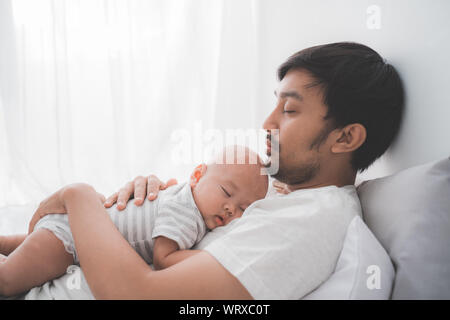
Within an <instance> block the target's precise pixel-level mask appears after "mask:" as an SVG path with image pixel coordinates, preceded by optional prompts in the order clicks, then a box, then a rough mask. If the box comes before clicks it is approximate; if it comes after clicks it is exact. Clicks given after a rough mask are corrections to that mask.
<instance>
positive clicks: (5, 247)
mask: <svg viewBox="0 0 450 320" xmlns="http://www.w3.org/2000/svg"><path fill="white" fill-rule="evenodd" d="M26 237H27V235H26V234H14V235H10V236H0V254H4V255H5V256H7V255H9V254H10V253H11V252H13V251H14V250H16V248H17V247H18V246H20V244H21V243H22V242H23V241H24V240H25V238H26Z"/></svg>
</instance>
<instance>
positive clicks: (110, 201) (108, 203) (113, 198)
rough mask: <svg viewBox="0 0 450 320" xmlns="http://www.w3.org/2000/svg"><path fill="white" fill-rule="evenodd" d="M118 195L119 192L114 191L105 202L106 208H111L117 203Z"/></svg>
mask: <svg viewBox="0 0 450 320" xmlns="http://www.w3.org/2000/svg"><path fill="white" fill-rule="evenodd" d="M118 195H119V193H118V192H114V193H113V194H112V195H111V196H109V197H108V199H106V201H105V203H104V204H103V205H104V206H105V208H110V207H111V206H112V205H113V204H114V203H116V201H117V197H118Z"/></svg>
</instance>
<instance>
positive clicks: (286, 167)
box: [263, 70, 329, 185]
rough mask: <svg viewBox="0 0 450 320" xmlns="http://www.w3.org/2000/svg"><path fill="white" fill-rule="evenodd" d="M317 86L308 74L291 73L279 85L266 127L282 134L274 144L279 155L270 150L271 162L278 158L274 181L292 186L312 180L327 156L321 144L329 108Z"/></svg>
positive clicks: (326, 133) (324, 135)
mask: <svg viewBox="0 0 450 320" xmlns="http://www.w3.org/2000/svg"><path fill="white" fill-rule="evenodd" d="M314 82H315V80H314V79H313V78H312V77H311V76H310V75H309V73H307V72H306V71H303V70H290V71H289V72H288V73H287V74H286V75H285V77H284V78H283V80H282V81H281V82H280V83H279V86H278V88H277V90H276V91H275V95H276V97H277V103H276V107H275V109H274V110H273V111H272V113H271V114H270V115H269V117H268V118H267V119H266V120H265V122H264V124H263V128H264V129H266V130H270V129H278V130H279V136H278V141H275V143H277V142H278V145H279V154H278V155H277V154H275V152H274V150H273V147H274V146H272V150H270V149H268V150H267V154H268V155H269V156H270V160H271V162H273V161H276V157H277V156H278V158H279V170H278V173H276V174H275V175H273V177H274V178H275V179H277V180H279V181H281V182H284V183H287V184H290V185H294V184H301V183H306V182H308V181H310V180H312V179H313V178H314V177H315V176H316V175H317V174H318V173H319V172H320V166H321V164H322V162H323V160H324V157H325V156H326V154H327V153H326V151H327V149H326V148H327V146H326V143H324V144H323V143H322V142H324V141H325V140H326V137H327V135H328V132H329V131H328V126H327V125H328V123H327V121H326V120H324V119H323V118H324V117H325V115H326V114H327V107H326V106H325V104H324V103H323V94H322V91H321V88H320V86H311V84H312V83H314ZM273 138H275V136H274V137H273ZM275 139H277V138H275Z"/></svg>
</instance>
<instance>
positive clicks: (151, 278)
mask: <svg viewBox="0 0 450 320" xmlns="http://www.w3.org/2000/svg"><path fill="white" fill-rule="evenodd" d="M278 77H279V80H280V83H279V86H278V88H277V90H276V91H275V94H276V96H277V104H276V106H275V109H274V110H273V112H272V113H271V114H270V115H269V117H268V118H267V119H266V120H265V122H264V129H266V130H268V137H269V138H270V132H271V129H277V130H278V131H279V138H278V141H275V143H276V144H277V146H278V148H273V149H278V150H279V151H278V153H279V154H277V155H276V156H277V157H278V158H279V170H278V172H277V173H276V174H274V176H273V178H275V179H276V180H275V182H274V186H275V187H276V189H277V190H278V191H281V193H280V194H276V193H275V192H274V189H272V190H270V192H269V193H268V195H267V196H266V198H265V199H263V200H260V201H257V202H256V203H255V204H254V205H252V206H250V207H249V208H248V209H247V210H246V211H245V213H244V215H243V217H242V218H241V219H238V220H236V221H235V223H233V224H230V225H229V228H227V229H225V232H223V235H221V236H220V237H219V238H217V239H215V240H214V241H209V242H207V243H206V242H205V245H200V249H202V250H201V251H200V252H199V253H198V254H196V255H194V256H192V257H190V258H188V259H186V260H184V261H182V262H180V263H178V264H176V265H174V266H172V267H170V268H168V269H164V270H162V271H152V270H150V269H149V268H148V266H147V265H146V264H145V262H144V261H143V260H142V259H140V257H139V256H138V255H137V254H136V253H135V252H134V251H133V249H132V248H131V247H130V246H129V245H128V243H127V242H126V241H125V240H124V239H123V237H122V236H121V235H120V233H118V232H117V230H114V226H113V225H112V223H110V221H109V220H108V219H109V218H108V217H107V215H106V213H105V212H104V208H103V205H102V204H101V201H99V200H98V195H97V194H96V193H95V190H93V188H91V187H90V186H86V185H80V186H75V187H73V188H71V189H69V190H68V191H67V192H65V195H64V197H63V196H57V197H54V198H52V199H53V200H54V201H56V202H55V203H57V204H58V205H59V202H58V201H60V200H58V199H61V198H64V199H65V201H66V203H65V206H66V208H67V212H68V214H69V221H70V225H71V229H72V232H73V234H74V239H75V244H76V246H77V249H78V253H79V258H80V262H81V266H82V269H83V272H84V274H85V277H86V280H87V282H88V283H89V287H90V289H91V291H92V293H93V295H94V297H95V298H99V299H108V298H127V299H128V298H144V299H251V298H253V299H299V298H301V297H303V296H304V295H306V294H307V293H309V292H310V291H312V290H314V289H315V288H316V287H318V286H319V285H320V284H321V283H322V282H323V281H325V280H326V279H327V278H328V277H329V276H330V275H331V273H332V272H333V270H334V268H335V264H336V262H337V259H338V256H339V254H340V251H341V250H342V245H343V241H344V237H345V233H346V230H347V226H348V224H349V223H350V221H351V220H352V218H353V217H354V216H355V215H360V214H361V212H360V210H361V208H360V204H359V200H358V198H357V194H356V190H355V187H354V182H355V177H356V174H357V172H358V171H362V170H365V169H366V168H367V167H368V166H369V165H370V164H372V163H373V162H374V161H375V160H376V159H377V158H378V157H380V156H381V155H382V154H383V153H384V152H385V151H386V149H387V148H388V147H389V145H390V144H391V142H392V141H393V139H394V138H395V136H396V134H397V132H398V129H399V126H400V122H401V118H402V114H403V109H404V106H403V105H404V93H403V87H402V83H401V81H400V78H399V76H398V74H397V72H396V71H395V69H394V68H393V67H392V66H391V65H389V64H387V63H385V61H383V59H382V58H381V57H380V56H379V55H378V54H377V53H376V52H375V51H373V50H372V49H370V48H368V47H366V46H364V45H361V44H357V43H332V44H327V45H321V46H315V47H311V48H308V49H304V50H302V51H300V52H298V53H296V54H294V55H293V56H291V57H290V58H289V59H288V60H287V61H286V62H285V63H283V64H282V65H281V66H280V68H279V70H278ZM269 141H270V140H269ZM268 147H269V148H268V154H269V155H270V156H271V158H274V154H273V153H272V148H271V147H272V146H271V144H270V143H268ZM173 183H176V182H175V181H173V180H172V181H169V182H168V183H167V184H164V183H162V182H161V181H159V179H157V178H156V177H155V176H153V175H151V176H149V177H148V178H145V177H137V178H136V179H134V180H133V181H131V182H129V183H127V184H126V185H125V187H124V188H122V189H121V190H120V191H119V192H118V193H115V194H113V195H112V196H111V197H109V198H108V199H107V201H106V202H105V203H104V206H106V207H109V206H111V205H112V204H113V203H114V202H116V201H117V202H118V207H119V209H120V208H124V204H125V203H126V202H127V200H128V199H129V198H130V196H131V195H133V196H134V198H135V203H136V204H138V205H140V204H142V203H143V200H144V197H145V196H147V197H148V198H149V199H150V200H152V199H154V198H156V196H157V193H158V191H159V190H162V189H165V188H166V187H167V186H169V185H171V184H173ZM55 199H56V200H55ZM82 199H83V201H81V200H82ZM47 202H49V201H47ZM50 202H51V201H50ZM102 208H103V211H102ZM47 211H48V210H46V209H45V208H40V209H38V210H37V212H36V214H35V216H39V215H41V214H46V213H49V212H47ZM91 221H96V223H95V228H93V227H92V226H91V225H92V223H91ZM227 227H228V226H227ZM98 229H101V230H102V232H98ZM211 234H213V232H211ZM207 238H208V236H207V237H205V238H204V239H203V240H202V242H203V241H208V240H207ZM202 242H201V243H200V244H202ZM94 244H95V245H94Z"/></svg>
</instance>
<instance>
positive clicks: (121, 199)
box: [117, 181, 134, 211]
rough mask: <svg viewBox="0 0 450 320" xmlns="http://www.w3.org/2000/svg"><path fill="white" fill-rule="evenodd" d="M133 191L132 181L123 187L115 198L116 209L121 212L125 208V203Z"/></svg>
mask: <svg viewBox="0 0 450 320" xmlns="http://www.w3.org/2000/svg"><path fill="white" fill-rule="evenodd" d="M133 191H134V181H130V182H128V183H127V184H126V185H125V187H123V188H122V189H120V190H119V195H118V196H117V209H118V210H119V211H120V210H123V209H125V207H126V206H127V202H128V200H129V199H130V196H131V195H132V194H133Z"/></svg>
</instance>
